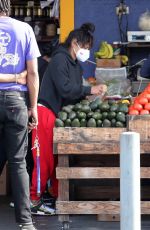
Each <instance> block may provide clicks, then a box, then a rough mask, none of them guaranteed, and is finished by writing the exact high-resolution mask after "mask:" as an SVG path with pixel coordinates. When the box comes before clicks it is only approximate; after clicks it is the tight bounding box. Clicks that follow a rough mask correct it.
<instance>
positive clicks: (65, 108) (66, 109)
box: [62, 105, 72, 113]
mask: <svg viewBox="0 0 150 230" xmlns="http://www.w3.org/2000/svg"><path fill="white" fill-rule="evenodd" d="M62 111H63V112H66V113H70V112H71V111H72V107H71V106H69V105H68V106H63V107H62Z"/></svg>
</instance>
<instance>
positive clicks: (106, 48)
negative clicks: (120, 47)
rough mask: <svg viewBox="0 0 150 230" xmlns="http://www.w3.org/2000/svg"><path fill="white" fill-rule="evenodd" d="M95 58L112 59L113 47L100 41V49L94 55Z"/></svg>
mask: <svg viewBox="0 0 150 230" xmlns="http://www.w3.org/2000/svg"><path fill="white" fill-rule="evenodd" d="M95 57H96V58H112V57H113V47H112V45H111V44H109V43H107V42H106V41H102V42H101V44H100V49H99V50H98V51H97V52H96V53H95Z"/></svg>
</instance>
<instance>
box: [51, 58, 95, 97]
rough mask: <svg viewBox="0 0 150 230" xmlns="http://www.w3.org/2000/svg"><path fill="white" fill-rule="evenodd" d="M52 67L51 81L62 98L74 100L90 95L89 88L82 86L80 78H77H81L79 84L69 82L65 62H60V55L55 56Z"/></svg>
mask: <svg viewBox="0 0 150 230" xmlns="http://www.w3.org/2000/svg"><path fill="white" fill-rule="evenodd" d="M52 65H53V73H52V79H53V82H54V84H55V87H56V88H57V90H58V91H59V93H60V95H61V96H62V97H63V98H65V99H71V100H76V99H79V98H83V97H85V96H87V95H90V94H91V87H90V86H83V85H82V76H79V77H81V83H79V84H73V83H72V82H71V78H70V76H69V71H68V66H67V62H65V60H64V61H62V57H61V55H57V61H56V60H55V61H54V62H53V63H52Z"/></svg>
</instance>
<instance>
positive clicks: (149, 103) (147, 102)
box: [129, 84, 150, 115]
mask: <svg viewBox="0 0 150 230" xmlns="http://www.w3.org/2000/svg"><path fill="white" fill-rule="evenodd" d="M148 114H150V84H148V86H147V87H146V88H145V90H144V91H143V92H142V93H140V94H139V95H138V96H137V97H135V98H134V99H133V103H132V104H131V105H130V106H129V115H148Z"/></svg>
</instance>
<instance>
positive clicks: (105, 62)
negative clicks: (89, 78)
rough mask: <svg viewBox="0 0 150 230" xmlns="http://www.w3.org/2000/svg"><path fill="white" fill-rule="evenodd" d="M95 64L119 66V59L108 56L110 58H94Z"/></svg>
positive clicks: (107, 66) (110, 66)
mask: <svg viewBox="0 0 150 230" xmlns="http://www.w3.org/2000/svg"><path fill="white" fill-rule="evenodd" d="M96 66H97V67H98V68H120V67H121V60H120V59H118V58H110V59H108V58H107V59H105V58H104V59H99V58H97V59H96Z"/></svg>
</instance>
